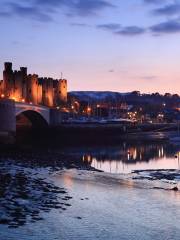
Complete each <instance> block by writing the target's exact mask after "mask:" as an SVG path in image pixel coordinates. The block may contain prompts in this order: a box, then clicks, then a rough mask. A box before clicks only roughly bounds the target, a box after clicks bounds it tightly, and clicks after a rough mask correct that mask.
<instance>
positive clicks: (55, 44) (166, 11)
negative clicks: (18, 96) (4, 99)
mask: <svg viewBox="0 0 180 240" xmlns="http://www.w3.org/2000/svg"><path fill="white" fill-rule="evenodd" d="M0 30H1V34H0V71H1V72H2V69H3V62H4V61H12V62H13V63H14V65H13V66H14V68H15V69H16V68H19V67H20V66H27V67H28V72H29V73H38V74H39V75H40V76H49V77H54V78H60V75H61V72H63V75H64V77H65V78H67V79H68V83H69V90H110V91H111V90H112V91H120V92H128V91H132V90H140V91H142V92H146V93H147V92H156V91H159V92H161V93H165V92H171V93H178V94H180V0H28V1H27V0H0ZM1 76H2V75H1Z"/></svg>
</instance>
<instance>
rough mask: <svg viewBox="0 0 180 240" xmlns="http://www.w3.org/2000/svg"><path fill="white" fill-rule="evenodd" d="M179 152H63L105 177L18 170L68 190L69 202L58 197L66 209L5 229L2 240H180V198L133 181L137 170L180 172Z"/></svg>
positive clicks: (149, 148) (165, 148)
mask: <svg viewBox="0 0 180 240" xmlns="http://www.w3.org/2000/svg"><path fill="white" fill-rule="evenodd" d="M179 150H180V148H179V146H175V145H171V144H168V143H151V144H133V143H122V144H120V145H119V146H108V147H103V146H101V147H81V148H71V149H70V148H64V149H63V152H64V153H65V154H67V155H71V156H72V155H74V156H76V158H77V157H79V158H82V161H86V162H87V161H88V162H89V164H90V165H92V166H93V167H97V168H98V169H100V170H104V171H106V172H105V173H101V172H91V171H86V170H77V169H69V170H63V171H53V172H52V171H51V172H50V173H49V172H48V171H46V170H45V169H43V168H41V170H40V169H38V168H37V169H36V173H35V170H31V171H32V172H31V171H30V169H29V168H27V169H26V168H25V167H22V166H18V167H19V168H21V171H24V172H26V171H28V172H29V173H30V174H31V176H32V175H33V174H35V176H38V175H41V178H42V179H44V178H46V180H47V181H50V182H51V183H54V184H55V185H56V186H57V187H59V188H61V189H64V191H65V192H66V193H65V195H66V197H62V195H61V194H60V196H57V201H59V203H61V204H62V205H63V206H64V207H62V206H61V207H60V208H53V209H51V210H50V211H47V212H46V211H41V212H40V216H41V218H42V219H39V220H38V221H28V220H27V221H26V224H23V225H22V226H18V227H16V228H9V226H8V225H6V224H2V225H0V239H1V240H15V239H20V240H46V239H48V240H49V239H52V240H55V239H61V240H71V239H72V240H75V239H78V240H81V239H82V240H84V239H90V240H92V239H100V240H106V239H107V240H109V239H114V240H119V239H121V240H131V239H132V240H139V239H140V240H141V239H142V240H150V239H153V240H162V239H163V240H164V239H165V240H172V239H173V240H176V239H177V240H179V236H180V192H179V191H168V190H164V189H155V188H153V185H154V182H150V183H148V180H142V184H141V180H140V181H138V182H135V181H134V180H133V179H131V177H129V176H130V174H129V173H130V172H131V170H136V169H152V168H157V169H170V168H173V169H177V170H178V168H179V159H178V156H179V155H178V154H179ZM140 156H141V158H140ZM13 164H15V163H13ZM10 168H13V169H14V165H12V166H10ZM11 172H12V169H11ZM126 176H128V180H127V177H126ZM33 186H34V185H33ZM34 194H35V192H34ZM42 196H44V195H42ZM45 197H46V198H47V196H46V195H45ZM29 201H31V200H30V199H29ZM28 204H29V202H28ZM36 204H37V206H38V204H39V202H36ZM0 210H1V209H0ZM27 219H28V218H27Z"/></svg>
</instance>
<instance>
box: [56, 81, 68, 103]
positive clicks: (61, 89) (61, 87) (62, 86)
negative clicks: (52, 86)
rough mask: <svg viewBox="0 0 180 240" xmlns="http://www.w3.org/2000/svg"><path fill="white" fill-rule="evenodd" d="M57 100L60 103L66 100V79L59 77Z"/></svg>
mask: <svg viewBox="0 0 180 240" xmlns="http://www.w3.org/2000/svg"><path fill="white" fill-rule="evenodd" d="M58 100H59V102H60V103H66V102H67V80H66V79H60V80H59V84H58Z"/></svg>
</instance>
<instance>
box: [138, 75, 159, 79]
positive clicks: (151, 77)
mask: <svg viewBox="0 0 180 240" xmlns="http://www.w3.org/2000/svg"><path fill="white" fill-rule="evenodd" d="M140 78H141V79H144V80H155V79H157V76H154V75H152V76H151V75H150V76H148V75H147V76H142V77H140Z"/></svg>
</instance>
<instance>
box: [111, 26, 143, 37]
mask: <svg viewBox="0 0 180 240" xmlns="http://www.w3.org/2000/svg"><path fill="white" fill-rule="evenodd" d="M145 32H146V29H145V28H142V27H138V26H128V27H123V28H122V29H121V30H119V31H117V32H115V33H116V34H119V35H124V36H135V35H141V34H144V33H145Z"/></svg>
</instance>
